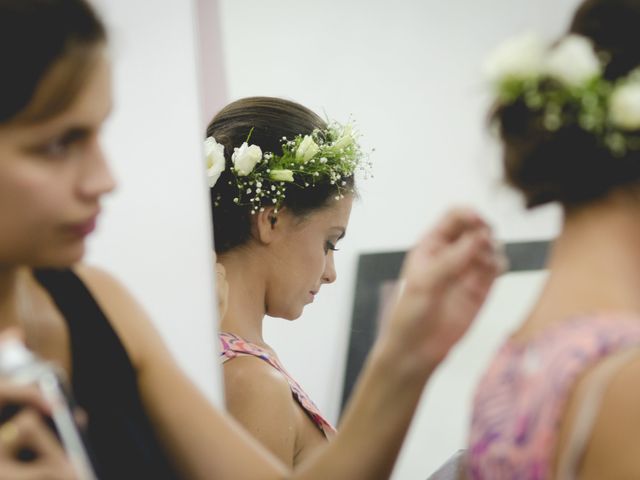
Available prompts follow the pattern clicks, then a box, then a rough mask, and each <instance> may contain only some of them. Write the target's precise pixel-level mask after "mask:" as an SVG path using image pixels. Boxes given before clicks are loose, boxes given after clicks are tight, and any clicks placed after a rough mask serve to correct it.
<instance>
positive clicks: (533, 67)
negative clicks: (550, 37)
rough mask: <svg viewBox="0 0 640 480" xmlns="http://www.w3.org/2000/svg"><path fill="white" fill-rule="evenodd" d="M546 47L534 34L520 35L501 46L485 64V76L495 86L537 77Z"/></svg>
mask: <svg viewBox="0 0 640 480" xmlns="http://www.w3.org/2000/svg"><path fill="white" fill-rule="evenodd" d="M544 53H545V45H544V42H543V41H542V39H541V38H540V37H539V36H537V35H535V34H534V33H531V32H528V33H526V34H522V35H519V36H517V37H515V38H512V39H511V40H508V41H507V42H505V43H503V44H502V45H500V46H499V47H498V48H497V49H496V50H494V51H493V53H492V54H491V55H489V58H488V59H487V61H486V62H485V64H484V74H485V76H486V77H487V78H488V80H489V81H490V82H492V83H493V84H500V83H501V82H502V81H504V80H506V79H509V78H515V79H525V78H530V77H537V76H538V75H539V74H540V73H541V70H542V62H543V57H544Z"/></svg>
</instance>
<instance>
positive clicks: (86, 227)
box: [68, 213, 98, 237]
mask: <svg viewBox="0 0 640 480" xmlns="http://www.w3.org/2000/svg"><path fill="white" fill-rule="evenodd" d="M97 220H98V213H96V214H95V215H93V216H91V217H89V218H88V219H87V220H84V221H82V222H78V223H72V224H70V225H69V227H68V230H69V231H70V232H71V233H72V234H73V235H75V236H77V237H86V236H87V235H89V234H90V233H91V232H93V231H94V230H95V229H96V222H97Z"/></svg>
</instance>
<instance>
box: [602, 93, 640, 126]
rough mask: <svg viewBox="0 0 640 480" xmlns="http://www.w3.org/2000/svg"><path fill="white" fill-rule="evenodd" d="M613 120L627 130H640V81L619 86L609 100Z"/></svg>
mask: <svg viewBox="0 0 640 480" xmlns="http://www.w3.org/2000/svg"><path fill="white" fill-rule="evenodd" d="M609 116H610V118H611V122H612V123H614V124H615V125H616V126H618V127H620V128H624V129H625V130H640V82H633V83H627V84H626V85H621V86H619V87H617V88H616V89H615V90H614V91H613V93H612V94H611V99H610V100H609Z"/></svg>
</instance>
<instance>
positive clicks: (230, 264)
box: [218, 248, 266, 345]
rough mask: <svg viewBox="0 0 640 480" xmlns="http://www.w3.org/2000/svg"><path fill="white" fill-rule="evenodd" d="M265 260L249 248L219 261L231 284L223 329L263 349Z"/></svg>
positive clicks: (232, 253) (224, 255)
mask: <svg viewBox="0 0 640 480" xmlns="http://www.w3.org/2000/svg"><path fill="white" fill-rule="evenodd" d="M262 260H263V259H261V258H260V256H259V255H258V254H257V253H256V252H255V251H253V250H252V249H250V248H247V249H242V250H237V251H231V252H228V253H225V254H223V255H221V256H220V257H219V259H218V261H219V262H220V263H222V264H223V265H224V267H225V270H226V278H227V282H228V284H229V297H228V306H227V313H226V315H225V316H224V318H223V319H222V321H221V322H220V327H221V328H220V329H221V330H222V331H224V332H229V333H233V334H235V335H238V336H240V337H242V338H243V339H245V340H247V341H249V342H252V343H255V344H258V345H264V340H263V338H262V322H263V320H264V316H265V314H266V312H265V303H264V302H265V293H266V291H265V289H266V286H265V285H266V282H265V273H264V268H263V265H264V262H263V261H262Z"/></svg>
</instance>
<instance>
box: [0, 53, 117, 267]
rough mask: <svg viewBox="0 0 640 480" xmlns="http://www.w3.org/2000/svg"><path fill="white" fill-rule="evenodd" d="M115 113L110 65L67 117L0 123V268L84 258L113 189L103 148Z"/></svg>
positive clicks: (102, 66)
mask: <svg viewBox="0 0 640 480" xmlns="http://www.w3.org/2000/svg"><path fill="white" fill-rule="evenodd" d="M40 88H43V87H40ZM36 95H37V92H36ZM110 110H111V73H110V65H109V62H108V60H107V59H106V58H104V59H100V61H99V63H98V64H97V65H96V66H95V68H94V70H93V71H92V72H91V74H90V76H89V77H88V79H87V83H86V85H85V86H84V87H83V88H82V90H80V91H79V92H78V95H77V97H76V98H75V100H74V101H73V102H72V103H71V105H70V106H69V108H67V110H66V111H64V112H62V113H60V114H59V115H57V116H55V117H53V118H51V119H49V120H45V121H42V122H40V123H19V122H17V121H16V122H11V121H10V122H7V123H4V124H0V232H2V234H1V235H0V265H10V264H13V265H16V264H26V265H32V266H66V265H70V264H72V263H74V262H76V261H78V260H79V259H80V258H81V257H82V255H83V253H84V240H85V237H86V236H87V235H88V234H89V233H90V232H91V231H92V230H93V228H94V226H95V222H96V219H97V216H98V214H99V212H100V198H101V197H102V195H103V194H105V193H107V192H109V191H110V190H112V189H113V187H114V181H113V178H112V177H111V174H110V172H109V170H108V168H107V165H106V162H105V158H104V156H103V154H102V150H101V148H100V145H99V143H98V133H99V130H100V127H101V126H102V123H103V122H104V120H105V118H106V116H107V115H108V113H109V111H110Z"/></svg>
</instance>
